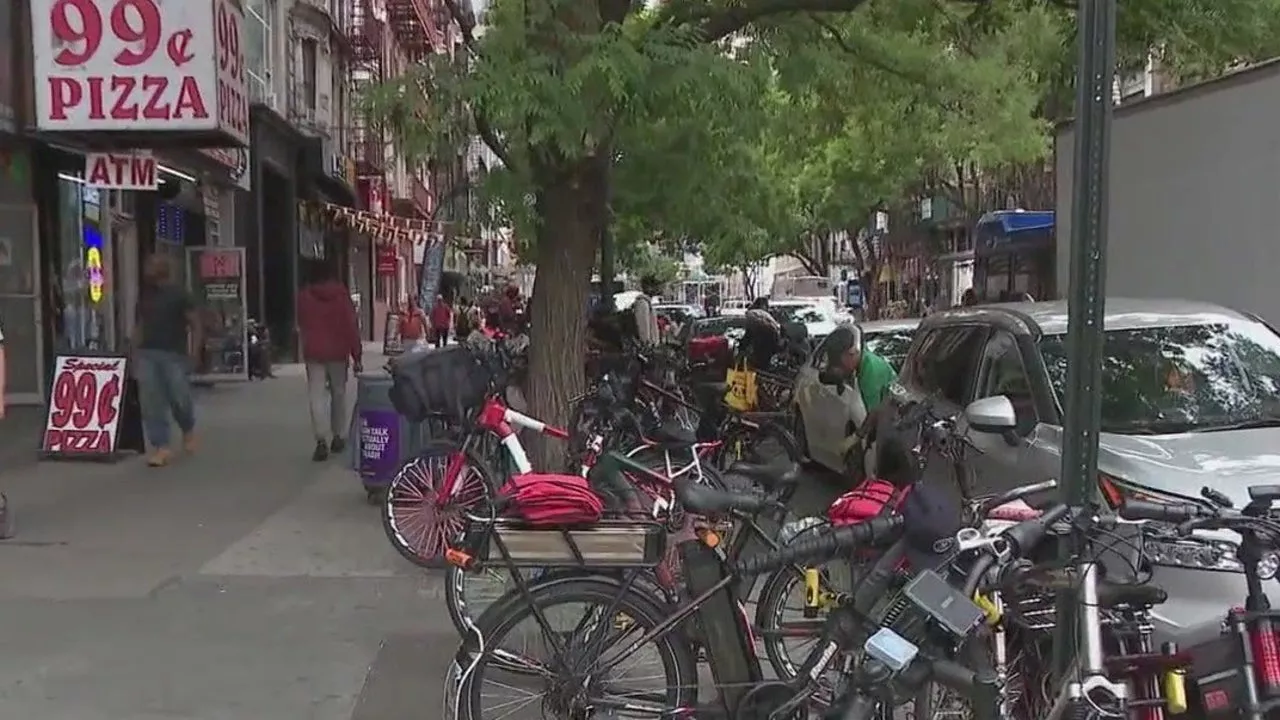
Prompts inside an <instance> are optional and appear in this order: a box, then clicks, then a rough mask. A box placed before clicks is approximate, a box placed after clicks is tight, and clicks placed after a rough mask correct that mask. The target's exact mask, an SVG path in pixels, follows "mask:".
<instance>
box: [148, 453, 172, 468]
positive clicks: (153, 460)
mask: <svg viewBox="0 0 1280 720" xmlns="http://www.w3.org/2000/svg"><path fill="white" fill-rule="evenodd" d="M172 458H173V453H172V452H170V451H169V448H156V449H155V450H154V451H153V452H152V453H151V455H150V456H149V457H147V464H148V465H150V466H151V467H164V466H165V465H168V464H169V460H171V459H172Z"/></svg>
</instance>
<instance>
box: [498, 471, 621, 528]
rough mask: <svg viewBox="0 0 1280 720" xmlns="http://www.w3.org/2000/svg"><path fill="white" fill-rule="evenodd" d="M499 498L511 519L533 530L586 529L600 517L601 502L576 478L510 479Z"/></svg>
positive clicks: (536, 475) (527, 476)
mask: <svg viewBox="0 0 1280 720" xmlns="http://www.w3.org/2000/svg"><path fill="white" fill-rule="evenodd" d="M499 496H500V497H501V498H502V499H504V500H505V501H506V505H507V507H508V508H509V509H510V511H511V512H512V514H513V515H515V516H516V517H519V518H520V519H522V520H524V521H525V522H527V523H529V524H530V525H533V526H535V527H556V528H558V527H563V526H565V525H589V524H591V523H594V522H597V521H599V520H600V518H601V516H603V515H604V501H603V500H601V499H600V496H599V495H597V494H596V493H595V492H594V491H593V490H592V489H591V486H590V485H589V484H588V483H587V480H586V478H582V477H579V476H577V475H544V474H540V473H528V474H524V475H513V476H511V479H510V480H508V481H507V482H506V484H504V485H503V486H502V488H501V490H499Z"/></svg>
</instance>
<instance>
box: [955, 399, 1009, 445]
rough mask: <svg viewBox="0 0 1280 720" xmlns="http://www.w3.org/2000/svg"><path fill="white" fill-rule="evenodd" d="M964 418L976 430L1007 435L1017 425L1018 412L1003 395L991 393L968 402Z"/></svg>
mask: <svg viewBox="0 0 1280 720" xmlns="http://www.w3.org/2000/svg"><path fill="white" fill-rule="evenodd" d="M964 419H965V420H966V421H967V422H968V424H969V427H970V428H972V429H973V430H975V431H976V432H981V433H991V434H993V435H1006V436H1007V435H1008V434H1009V433H1011V432H1013V431H1014V430H1015V429H1016V428H1017V427H1018V413H1017V411H1015V410H1014V409H1013V403H1012V402H1010V401H1009V398H1007V397H1005V396H1004V395H993V396H991V397H985V398H981V399H978V400H974V401H973V402H971V403H969V406H968V407H966V408H965V409H964Z"/></svg>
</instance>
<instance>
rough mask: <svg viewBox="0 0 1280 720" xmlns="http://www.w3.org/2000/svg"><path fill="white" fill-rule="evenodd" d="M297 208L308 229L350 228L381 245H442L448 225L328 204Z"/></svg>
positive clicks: (441, 222)
mask: <svg viewBox="0 0 1280 720" xmlns="http://www.w3.org/2000/svg"><path fill="white" fill-rule="evenodd" d="M298 205H299V207H300V208H301V210H302V217H303V221H304V222H306V223H307V224H309V225H312V226H315V225H325V226H328V227H334V228H350V229H352V230H355V231H356V232H359V233H363V234H365V235H368V236H369V237H371V238H373V239H374V240H375V241H376V242H377V243H379V244H384V245H386V244H392V243H396V242H402V241H405V240H410V241H412V242H413V243H414V244H420V243H426V244H428V245H432V244H435V243H438V242H443V241H444V236H445V227H446V225H447V224H448V223H445V222H443V221H428V220H419V219H415V218H405V217H396V216H394V215H380V214H377V213H372V212H369V211H367V210H357V209H355V208H349V207H344V206H342V205H335V204H333V203H327V202H313V201H307V200H303V201H301V202H299V203H298Z"/></svg>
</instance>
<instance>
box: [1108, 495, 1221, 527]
mask: <svg viewBox="0 0 1280 720" xmlns="http://www.w3.org/2000/svg"><path fill="white" fill-rule="evenodd" d="M1218 514H1219V513H1218V512H1215V510H1214V509H1213V508H1210V507H1208V506H1206V505H1201V504H1199V503H1189V502H1188V503H1157V502H1151V501H1149V500H1125V502H1124V504H1123V505H1121V506H1120V517H1122V518H1124V519H1125V520H1157V521H1161V522H1170V523H1184V522H1188V521H1190V520H1200V519H1204V518H1214V517H1216V516H1218ZM1236 514H1237V515H1238V514H1239V513H1236Z"/></svg>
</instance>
